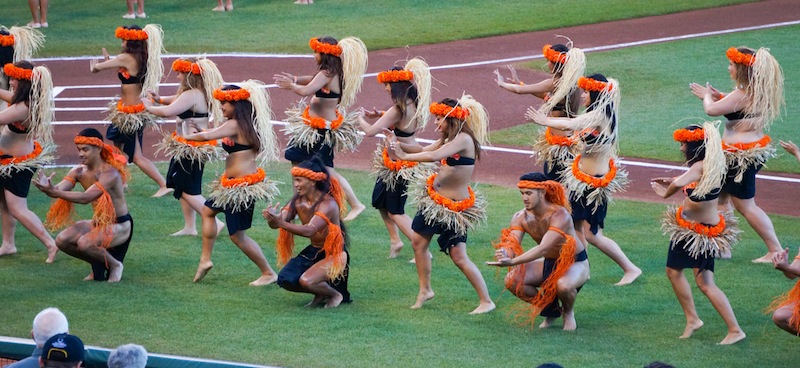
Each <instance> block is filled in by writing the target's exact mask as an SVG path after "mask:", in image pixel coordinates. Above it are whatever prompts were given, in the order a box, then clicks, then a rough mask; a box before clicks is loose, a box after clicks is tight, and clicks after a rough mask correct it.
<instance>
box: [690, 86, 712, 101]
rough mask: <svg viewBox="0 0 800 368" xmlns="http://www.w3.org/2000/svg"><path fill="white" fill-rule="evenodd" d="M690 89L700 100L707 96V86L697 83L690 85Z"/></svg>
mask: <svg viewBox="0 0 800 368" xmlns="http://www.w3.org/2000/svg"><path fill="white" fill-rule="evenodd" d="M689 89H691V90H692V94H694V95H695V96H697V98H699V99H701V100H702V99H703V97H705V96H706V91H707V90H708V87H707V86H701V85H699V84H697V83H689Z"/></svg>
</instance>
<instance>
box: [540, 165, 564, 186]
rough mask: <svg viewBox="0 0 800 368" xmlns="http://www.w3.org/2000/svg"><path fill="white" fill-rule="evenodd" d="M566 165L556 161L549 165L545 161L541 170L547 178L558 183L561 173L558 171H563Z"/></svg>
mask: <svg viewBox="0 0 800 368" xmlns="http://www.w3.org/2000/svg"><path fill="white" fill-rule="evenodd" d="M566 167H567V166H566V165H564V163H563V162H558V163H556V164H555V165H550V163H549V162H547V161H545V162H544V163H543V164H542V171H543V173H544V176H545V177H546V178H547V180H555V181H557V182H559V183H560V182H561V175H560V174H559V173H560V172H561V171H563V170H564V169H565V168H566Z"/></svg>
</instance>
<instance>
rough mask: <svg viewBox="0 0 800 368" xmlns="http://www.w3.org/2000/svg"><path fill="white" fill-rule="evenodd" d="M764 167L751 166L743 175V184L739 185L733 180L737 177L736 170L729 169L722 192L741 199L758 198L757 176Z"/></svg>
mask: <svg viewBox="0 0 800 368" xmlns="http://www.w3.org/2000/svg"><path fill="white" fill-rule="evenodd" d="M762 166H763V165H758V166H749V167H748V168H747V170H745V171H744V175H742V182H741V183H737V182H736V181H734V180H733V179H734V178H735V177H736V168H733V167H728V174H727V175H725V182H724V183H723V184H722V191H723V192H725V193H728V194H730V195H731V196H733V197H736V198H739V199H750V198H753V197H755V196H756V174H757V173H758V171H759V170H761V167H762Z"/></svg>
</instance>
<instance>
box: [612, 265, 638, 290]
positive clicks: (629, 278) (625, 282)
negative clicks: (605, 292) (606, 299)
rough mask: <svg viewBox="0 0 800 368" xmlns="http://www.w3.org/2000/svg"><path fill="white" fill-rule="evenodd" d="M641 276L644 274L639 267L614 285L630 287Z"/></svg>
mask: <svg viewBox="0 0 800 368" xmlns="http://www.w3.org/2000/svg"><path fill="white" fill-rule="evenodd" d="M641 274H642V270H641V269H640V268H639V267H636V268H635V269H634V270H633V271H628V272H625V276H622V279H621V280H619V282H617V283H616V284H614V285H616V286H623V285H629V284H630V283H632V282H633V281H634V280H636V279H637V278H639V276H640V275H641Z"/></svg>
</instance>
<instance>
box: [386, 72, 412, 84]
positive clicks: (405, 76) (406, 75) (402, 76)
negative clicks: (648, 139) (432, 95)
mask: <svg viewBox="0 0 800 368" xmlns="http://www.w3.org/2000/svg"><path fill="white" fill-rule="evenodd" d="M412 80H414V73H413V72H411V71H410V70H387V71H385V72H380V73H378V83H395V82H410V81H412Z"/></svg>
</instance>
